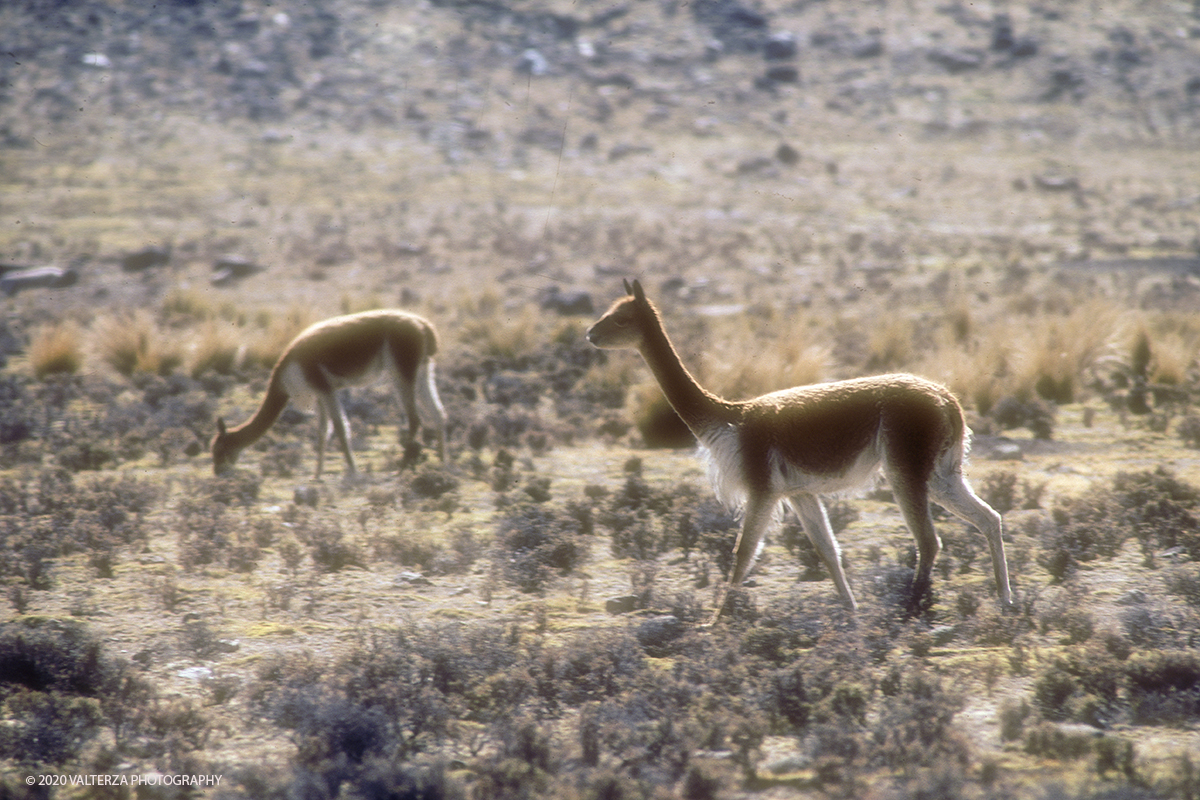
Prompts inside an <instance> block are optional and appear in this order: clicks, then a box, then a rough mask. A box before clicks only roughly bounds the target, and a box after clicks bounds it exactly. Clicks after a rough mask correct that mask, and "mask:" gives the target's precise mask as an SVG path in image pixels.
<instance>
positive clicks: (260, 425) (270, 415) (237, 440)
mask: <svg viewBox="0 0 1200 800" xmlns="http://www.w3.org/2000/svg"><path fill="white" fill-rule="evenodd" d="M280 377H281V376H280V374H279V369H278V368H277V369H276V370H275V372H273V373H272V374H271V381H270V383H269V384H268V385H267V395H266V397H264V398H263V401H262V405H260V406H259V407H258V411H256V412H254V416H253V417H251V418H250V419H248V420H246V421H245V422H243V423H242V424H241V425H238V426H237V427H236V428H230V429H229V430H228V431H227V432H226V434H225V435H226V436H227V437H228V438H227V441H228V442H229V444H230V445H232V446H233V447H236V448H238V449H239V450H240V449H242V448H244V447H249V446H250V445H252V444H254V443H255V442H257V441H258V440H259V439H261V438H262V437H263V434H265V433H266V432H267V431H268V430H270V428H271V426H272V425H274V424H275V420H277V419H279V415H280V414H281V413H283V409H284V408H285V407H286V406H287V403H288V395H287V392H285V391H284V390H283V387H282V386H281V385H280V383H281V381H280Z"/></svg>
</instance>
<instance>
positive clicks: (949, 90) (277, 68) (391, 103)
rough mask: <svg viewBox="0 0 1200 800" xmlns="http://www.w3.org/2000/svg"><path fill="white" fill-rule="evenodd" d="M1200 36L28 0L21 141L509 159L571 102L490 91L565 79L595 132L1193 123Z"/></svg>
mask: <svg viewBox="0 0 1200 800" xmlns="http://www.w3.org/2000/svg"><path fill="white" fill-rule="evenodd" d="M1198 43H1200V12H1198V11H1196V10H1195V9H1194V8H1191V7H1189V6H1188V5H1187V4H1184V3H1175V4H1165V3H1153V4H1139V3H1135V2H1124V3H1117V4H1104V5H1103V6H1097V5H1096V4H1093V3H1087V2H1082V1H1081V0H1076V1H1075V2H1064V3H1030V4H1016V3H1009V2H995V3H965V2H945V3H933V2H925V3H918V2H898V1H896V0H892V1H890V2H889V0H875V2H868V3H857V2H847V1H846V0H827V1H826V2H815V1H813V2H810V1H806V0H800V1H799V2H795V1H793V2H784V1H783V0H765V1H763V2H754V0H697V2H691V3H684V2H677V1H675V0H658V1H657V2H646V3H640V2H611V0H583V1H582V2H566V1H565V0H514V1H513V2H490V1H488V0H435V1H433V2H420V3H395V4H393V3H386V2H381V1H379V0H377V1H376V2H358V3H356V2H349V1H348V0H318V2H306V3H300V2H289V1H285V2H278V3H256V2H241V1H240V0H219V2H203V3H201V2H184V1H182V0H174V1H172V2H166V3H156V4H152V5H142V4H114V3H108V2H101V1H100V0H79V1H78V2H54V1H53V0H16V1H15V2H11V3H5V4H4V7H3V9H0V53H2V54H3V55H2V56H0V142H3V144H4V145H5V146H8V147H29V146H32V145H33V143H34V142H35V141H36V140H37V137H38V134H39V131H45V130H46V129H48V128H49V129H57V128H61V127H63V126H66V127H68V128H70V127H71V126H72V124H73V120H76V119H77V118H80V117H81V116H85V117H87V118H89V119H90V120H92V124H93V126H94V127H95V128H96V129H97V130H96V132H100V129H101V128H102V120H111V119H113V118H118V119H123V120H130V121H137V122H139V123H144V124H148V125H152V124H153V121H154V120H155V118H156V116H157V115H160V114H162V113H163V112H164V111H169V110H171V109H186V110H188V111H191V112H196V113H199V114H201V115H203V116H204V117H205V118H211V119H217V120H233V119H246V120H251V121H255V122H261V123H264V124H269V125H272V126H285V125H293V124H294V125H313V124H318V125H324V124H327V125H332V126H337V127H345V128H347V129H352V130H360V129H364V128H370V127H372V126H383V127H387V128H390V129H397V128H400V129H404V128H407V129H411V130H413V131H415V132H417V133H419V134H420V135H421V136H423V137H426V138H429V137H435V138H440V139H442V140H444V141H445V147H446V149H447V151H448V153H450V154H452V155H453V156H454V157H457V158H471V157H473V156H476V155H484V156H493V157H494V156H495V155H496V154H497V153H511V152H512V151H513V150H514V149H519V148H521V147H528V146H545V147H549V148H555V149H556V148H557V147H558V145H559V143H560V140H561V137H562V133H563V124H562V122H563V119H564V112H565V109H564V108H561V107H554V106H549V105H548V106H546V107H544V108H541V109H539V113H540V114H541V115H542V116H543V124H541V125H536V124H529V123H528V122H526V123H525V124H524V126H523V127H521V128H519V129H511V130H503V129H497V128H496V127H495V126H494V125H481V124H478V123H479V120H480V117H481V114H480V111H481V110H482V109H483V108H485V107H486V106H487V104H488V103H489V102H491V100H489V97H493V96H495V95H497V94H499V95H501V96H503V97H504V98H505V100H506V102H509V103H522V102H524V101H525V100H527V99H528V98H529V97H530V96H531V90H530V87H531V85H533V84H534V83H535V82H547V81H557V82H561V83H562V84H565V85H566V87H568V94H566V95H564V96H563V100H564V101H565V102H567V103H570V104H571V105H572V106H574V108H575V109H576V110H578V109H579V108H586V109H587V117H588V119H589V120H590V122H591V123H592V129H591V130H589V131H571V132H569V134H574V136H575V137H576V138H575V139H574V141H568V145H570V146H572V147H573V146H583V147H586V146H588V145H589V144H590V145H591V146H598V145H604V144H606V142H605V141H603V140H604V139H605V135H606V134H611V132H612V129H613V127H614V126H616V125H619V124H622V123H623V122H625V115H623V114H622V113H621V112H622V109H624V108H628V107H630V106H632V107H634V108H636V109H637V110H638V112H639V115H638V116H639V119H638V120H637V125H638V126H639V127H644V128H650V129H654V128H657V129H671V128H674V129H677V130H701V131H702V130H703V129H704V127H705V126H706V125H708V126H712V125H715V124H717V123H728V122H729V121H731V120H741V121H749V120H751V119H753V118H754V117H755V116H757V115H761V114H764V113H765V114H766V115H768V117H772V116H773V118H774V119H775V120H776V121H777V122H781V123H785V124H787V125H789V126H794V128H795V129H797V131H799V130H800V129H802V128H803V126H804V125H805V123H806V122H808V121H810V120H811V119H813V118H820V119H824V120H826V121H828V122H830V123H832V124H839V125H844V126H847V127H853V126H862V125H865V124H869V125H871V126H876V127H882V128H884V129H887V128H889V127H894V126H897V125H901V124H904V123H918V124H920V125H921V126H923V127H924V128H925V129H927V130H930V131H939V130H949V131H953V130H970V129H972V128H973V127H978V126H1003V127H1006V128H1011V129H1012V130H1013V132H1014V133H1016V134H1020V135H1050V136H1054V137H1063V136H1071V135H1077V134H1082V135H1087V136H1115V137H1118V138H1145V137H1163V138H1166V139H1168V140H1176V141H1191V140H1193V139H1194V138H1195V137H1196V136H1197V134H1198V133H1200V46H1198ZM533 96H535V97H536V96H538V95H537V93H533ZM748 115H749V116H748ZM589 136H590V137H591V138H590V139H587V140H586V141H585V139H586V137H589ZM569 138H570V137H569ZM608 144H609V146H610V147H615V146H616V143H615V142H613V143H608ZM634 144H635V146H636V143H634ZM608 154H609V155H610V156H614V155H619V153H614V152H613V151H612V150H609V151H608Z"/></svg>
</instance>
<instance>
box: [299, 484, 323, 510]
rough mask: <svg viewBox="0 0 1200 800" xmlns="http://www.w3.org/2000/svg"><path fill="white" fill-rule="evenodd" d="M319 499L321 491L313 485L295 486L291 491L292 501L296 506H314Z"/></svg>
mask: <svg viewBox="0 0 1200 800" xmlns="http://www.w3.org/2000/svg"><path fill="white" fill-rule="evenodd" d="M320 499H321V493H320V492H318V491H317V488H316V487H315V486H297V487H296V491H294V492H292V502H293V503H295V504H296V505H298V506H311V507H312V508H316V507H317V502H318V501H319V500H320Z"/></svg>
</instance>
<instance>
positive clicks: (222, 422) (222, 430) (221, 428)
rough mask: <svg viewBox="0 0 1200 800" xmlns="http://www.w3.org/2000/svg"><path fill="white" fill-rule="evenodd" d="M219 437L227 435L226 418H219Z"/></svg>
mask: <svg viewBox="0 0 1200 800" xmlns="http://www.w3.org/2000/svg"><path fill="white" fill-rule="evenodd" d="M217 435H218V436H224V435H225V418H224V417H217Z"/></svg>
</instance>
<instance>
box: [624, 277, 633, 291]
mask: <svg viewBox="0 0 1200 800" xmlns="http://www.w3.org/2000/svg"><path fill="white" fill-rule="evenodd" d="M625 294H633V289H632V288H630V286H629V278H626V279H625Z"/></svg>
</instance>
